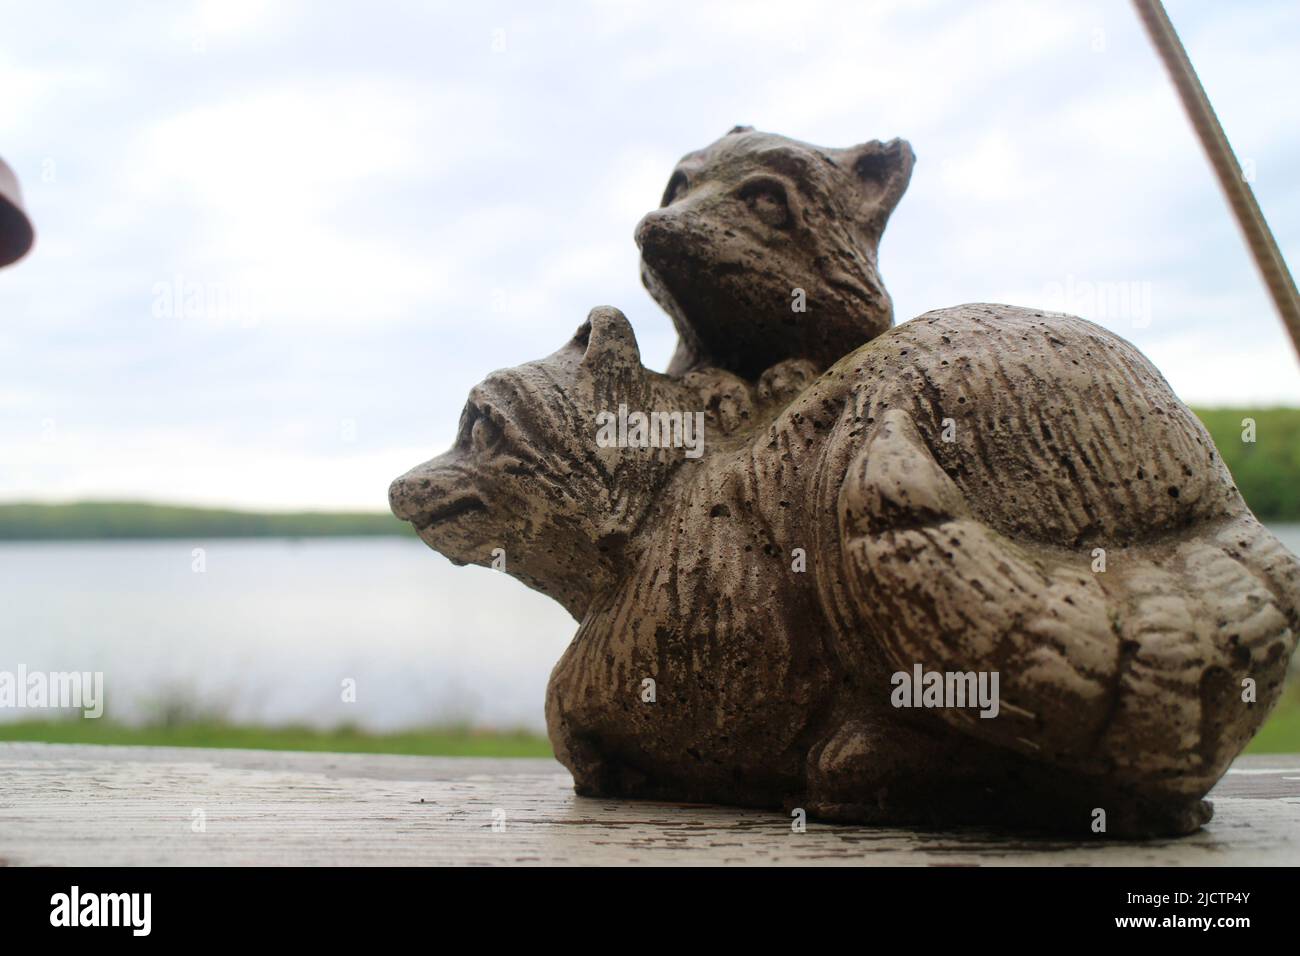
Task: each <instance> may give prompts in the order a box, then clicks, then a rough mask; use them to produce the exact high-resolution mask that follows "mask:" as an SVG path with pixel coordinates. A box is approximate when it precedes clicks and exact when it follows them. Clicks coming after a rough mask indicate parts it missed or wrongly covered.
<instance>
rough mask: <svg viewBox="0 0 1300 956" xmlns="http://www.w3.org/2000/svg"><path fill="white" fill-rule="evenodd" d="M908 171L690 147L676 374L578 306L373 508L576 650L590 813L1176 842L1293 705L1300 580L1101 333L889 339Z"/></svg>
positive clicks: (569, 706)
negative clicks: (627, 810)
mask: <svg viewBox="0 0 1300 956" xmlns="http://www.w3.org/2000/svg"><path fill="white" fill-rule="evenodd" d="M911 162H912V159H911V151H910V149H909V148H908V147H907V145H906V144H904V143H900V142H897V141H895V142H893V143H890V144H886V145H882V144H879V143H873V144H868V145H867V146H864V147H860V148H858V149H856V150H844V151H828V150H820V149H818V148H816V147H812V146H808V145H805V144H801V143H795V142H792V141H790V140H786V139H783V138H780V137H775V136H770V135H766V134H760V133H754V132H752V131H749V130H745V129H740V130H737V131H733V133H732V134H729V136H728V137H726V138H724V140H722V141H720V142H719V143H718V144H715V145H714V146H713V147H710V148H709V149H708V150H706V151H703V152H701V153H697V154H692V155H691V156H688V157H687V158H686V159H685V160H683V163H682V165H681V166H680V167H679V169H678V171H677V172H676V173H674V176H673V181H672V182H671V183H670V185H669V190H668V192H667V194H666V195H665V198H664V208H663V209H661V210H660V211H659V212H656V213H651V214H650V215H649V216H647V217H646V219H645V220H644V221H643V222H642V224H641V226H640V227H639V228H638V240H639V241H640V243H641V245H642V249H643V256H644V270H645V277H646V282H647V285H648V286H649V287H650V288H651V290H652V291H653V292H654V294H655V295H656V298H658V299H659V301H660V302H662V303H663V304H664V305H665V307H666V308H667V309H668V311H669V312H670V314H672V316H673V318H674V321H675V322H676V324H677V327H678V329H679V331H680V333H681V339H682V341H681V345H680V347H679V349H678V353H677V356H676V357H675V359H674V362H673V366H672V368H671V370H670V371H671V373H672V374H668V375H661V374H658V373H655V372H652V371H649V370H647V369H645V368H644V367H643V366H642V364H641V361H640V356H639V353H638V350H637V345H636V340H635V337H634V335H633V333H632V329H631V327H630V326H629V325H628V323H627V321H626V320H625V319H624V317H623V316H622V314H621V313H619V312H618V311H617V310H615V309H612V308H607V307H602V308H597V309H595V310H593V311H592V312H591V314H590V316H589V317H588V320H587V322H586V323H584V324H583V325H582V327H581V328H580V329H579V330H578V333H577V335H576V336H575V337H574V338H573V339H572V340H571V341H570V342H568V343H567V344H566V345H565V346H564V347H563V348H562V349H560V351H558V352H556V353H555V354H553V355H551V356H550V357H548V358H546V359H542V360H541V361H538V362H534V363H531V364H528V365H524V366H521V367H519V368H516V369H511V370H508V371H502V372H497V373H494V374H493V375H491V376H489V377H488V379H487V380H486V381H485V382H483V383H482V384H481V385H479V386H478V387H477V388H475V389H474V390H473V391H472V392H471V394H470V400H469V404H468V405H467V406H466V409H465V413H464V416H463V418H462V421H461V428H460V434H459V436H458V438H457V440H456V444H455V445H454V447H453V448H452V449H451V451H449V452H447V453H446V454H445V455H442V456H440V457H438V458H435V459H433V460H432V461H430V462H427V463H426V464H424V465H420V466H418V467H416V468H415V469H413V470H412V471H410V472H409V473H407V474H406V475H404V476H403V477H402V478H400V479H398V480H397V481H396V482H394V484H393V486H392V489H391V491H390V498H391V502H392V506H393V510H394V512H395V513H396V514H397V515H398V516H399V517H401V518H403V519H405V520H408V521H410V522H412V523H413V524H414V525H415V526H416V527H417V528H418V530H419V533H420V535H421V537H422V538H423V539H424V540H425V541H426V542H427V543H428V544H429V545H430V546H432V547H434V548H435V549H437V550H439V551H441V552H442V553H443V554H445V555H447V556H448V557H449V558H450V559H451V560H452V561H454V562H457V563H474V564H489V563H491V561H492V555H493V551H494V549H497V548H503V549H505V553H506V555H507V556H508V564H507V568H508V570H509V572H510V573H511V574H513V575H514V576H516V577H518V578H519V579H520V580H522V581H524V582H525V583H526V584H528V585H529V586H530V587H533V588H536V589H538V590H540V591H543V592H544V593H546V594H549V595H551V596H552V597H554V598H555V599H556V600H558V601H560V602H561V603H562V604H563V605H564V606H565V607H566V608H567V609H568V610H569V611H570V613H572V614H573V615H574V617H575V618H576V619H577V620H578V621H579V622H580V626H579V629H578V633H577V636H576V637H575V638H574V641H573V643H572V645H571V646H570V647H569V649H568V650H567V652H566V653H565V655H564V657H563V658H562V659H561V661H560V662H559V664H558V665H557V666H556V668H555V671H554V673H553V674H552V676H551V683H550V688H549V690H548V694H547V704H546V713H547V722H548V727H549V730H550V735H551V740H552V743H553V745H554V747H555V750H556V754H557V756H558V757H559V759H560V760H561V761H562V762H563V763H564V764H565V765H566V766H567V767H569V769H570V770H572V772H573V774H574V778H575V781H576V785H577V789H578V791H579V792H580V793H583V794H589V795H599V796H626V797H653V798H663V799H675V800H707V801H719V802H727V803H736V804H744V805H752V806H772V807H777V806H785V807H787V808H795V807H800V808H803V809H805V810H806V811H807V812H808V813H809V814H810V815H812V816H814V817H821V818H826V819H831V820H841V821H855V822H880V823H920V824H950V823H989V824H1002V825H1008V826H1017V827H1032V828H1047V829H1052V830H1057V831H1066V832H1076V833H1079V834H1096V833H1099V832H1102V827H1099V825H1098V824H1099V822H1101V823H1102V825H1103V826H1104V832H1105V833H1106V834H1107V835H1111V836H1114V835H1125V836H1134V835H1145V834H1157V833H1161V834H1165V833H1183V832H1188V831H1190V830H1193V829H1195V828H1196V827H1198V826H1199V825H1200V824H1201V823H1203V822H1204V821H1205V820H1207V819H1208V818H1209V815H1210V810H1209V805H1208V804H1207V803H1205V802H1204V801H1203V799H1202V798H1203V797H1204V795H1205V793H1206V791H1207V790H1208V789H1209V788H1210V787H1211V786H1212V785H1213V784H1214V782H1215V781H1216V780H1217V779H1218V778H1219V777H1220V776H1221V775H1222V774H1223V772H1224V771H1225V769H1226V768H1227V766H1228V763H1229V762H1230V761H1231V760H1232V759H1233V757H1235V756H1236V754H1237V753H1239V752H1240V750H1241V749H1242V747H1244V746H1245V744H1246V742H1247V741H1248V740H1249V739H1250V737H1251V736H1252V735H1253V734H1254V732H1255V731H1256V730H1257V728H1258V727H1259V725H1260V724H1261V723H1262V721H1263V720H1264V718H1265V717H1266V716H1267V713H1268V711H1269V709H1270V708H1271V706H1272V705H1273V703H1274V702H1275V701H1276V699H1277V696H1278V693H1279V690H1280V688H1281V684H1282V679H1283V676H1284V673H1285V670H1286V665H1287V661H1288V659H1289V657H1290V655H1291V653H1292V651H1293V650H1294V647H1295V634H1296V632H1297V630H1298V629H1300V562H1298V561H1297V559H1296V558H1295V557H1294V556H1292V555H1291V554H1290V553H1288V552H1287V551H1286V550H1285V549H1284V548H1282V546H1281V545H1280V544H1279V543H1278V542H1277V541H1276V539H1274V538H1273V537H1272V536H1271V535H1270V534H1269V533H1268V532H1267V531H1266V530H1265V529H1264V528H1263V527H1262V526H1261V525H1260V524H1259V523H1258V522H1257V521H1256V520H1255V519H1254V517H1253V516H1252V515H1251V514H1250V512H1249V510H1248V509H1247V508H1246V506H1245V504H1244V503H1243V502H1242V499H1241V497H1240V495H1239V494H1238V493H1237V491H1236V489H1235V488H1234V486H1233V484H1232V479H1231V477H1230V475H1229V474H1228V472H1227V470H1226V469H1225V468H1224V466H1223V464H1222V462H1221V461H1220V459H1219V457H1218V455H1217V453H1216V451H1215V448H1214V445H1213V443H1212V442H1211V440H1210V438H1209V436H1208V434H1207V433H1206V432H1205V430H1204V429H1203V428H1202V427H1201V426H1200V424H1199V423H1198V422H1197V421H1196V419H1195V418H1194V417H1193V416H1192V414H1191V413H1190V412H1189V411H1188V410H1187V408H1186V407H1185V406H1183V405H1182V404H1181V403H1180V402H1179V401H1178V399H1177V398H1176V397H1175V396H1174V395H1173V393H1172V391H1171V390H1170V389H1169V387H1168V385H1167V384H1166V383H1165V382H1164V380H1163V379H1162V378H1161V377H1160V375H1159V373H1158V372H1157V371H1156V370H1155V369H1154V368H1153V367H1152V366H1151V365H1150V364H1149V363H1148V362H1147V361H1146V360H1145V359H1144V358H1143V357H1142V356H1141V355H1140V354H1139V353H1138V352H1137V351H1136V350H1135V349H1134V348H1133V347H1132V346H1130V345H1128V344H1127V343H1125V342H1124V341H1122V340H1121V339H1119V338H1118V337H1116V336H1114V335H1113V334H1111V333H1110V332H1108V331H1106V330H1105V329H1102V328H1100V327H1098V326H1095V325H1093V324H1091V323H1088V322H1085V321H1083V320H1081V319H1078V318H1073V317H1070V316H1066V315H1059V314H1052V313H1044V312H1034V311H1028V310H1025V309H1020V308H1013V307H1009V306H997V305H967V306H961V307H957V308H953V309H944V310H940V311H937V312H932V313H929V314H927V315H924V316H921V317H920V318H917V319H913V320H912V321H910V322H907V323H905V324H903V325H901V326H898V327H895V328H892V329H888V326H889V322H890V311H889V304H888V301H889V300H888V297H887V295H886V293H885V291H884V288H883V286H882V284H881V283H880V280H879V277H878V276H877V275H876V272H875V244H876V242H877V241H878V239H879V237H880V232H881V230H882V229H883V226H884V220H885V217H886V216H887V215H888V214H889V212H890V210H892V208H893V205H894V204H895V203H896V202H897V200H898V198H899V196H900V195H901V193H902V190H903V188H905V186H906V182H907V177H908V175H909V173H910V169H911ZM855 217H857V218H855ZM792 289H799V290H802V291H803V292H804V294H805V296H806V311H805V312H795V311H791V301H792ZM768 297H771V304H770V306H769V303H768ZM783 310H784V311H783ZM787 312H788V313H789V316H787V314H786V313H787ZM887 329H888V330H887ZM886 330H887V331H886ZM836 342H843V343H846V344H845V347H844V348H842V349H839V350H838V353H837V347H836V345H835V343H836ZM837 357H838V361H836V360H835V359H836V358H837ZM832 363H833V364H832ZM720 365H721V366H724V367H722V368H719V367H717V366H720ZM828 365H829V368H827V366H828ZM697 416H698V418H697ZM701 421H702V424H703V434H702V435H700V434H699V433H698V423H699V422H701Z"/></svg>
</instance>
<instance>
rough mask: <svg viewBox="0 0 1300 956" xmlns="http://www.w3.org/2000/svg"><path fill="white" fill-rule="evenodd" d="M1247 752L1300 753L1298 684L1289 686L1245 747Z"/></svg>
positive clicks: (1299, 694)
mask: <svg viewBox="0 0 1300 956" xmlns="http://www.w3.org/2000/svg"><path fill="white" fill-rule="evenodd" d="M1246 753H1248V754H1294V753H1300V686H1294V685H1293V686H1292V687H1291V688H1289V690H1288V692H1287V694H1286V696H1284V697H1283V698H1282V700H1281V702H1280V703H1279V704H1278V705H1277V710H1275V711H1273V713H1272V715H1270V717H1269V718H1268V722H1267V723H1266V724H1264V726H1263V727H1261V728H1260V730H1259V733H1258V734H1256V735H1255V739H1254V740H1252V741H1251V742H1250V746H1249V747H1247V748H1246Z"/></svg>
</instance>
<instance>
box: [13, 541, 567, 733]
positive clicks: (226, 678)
mask: <svg viewBox="0 0 1300 956" xmlns="http://www.w3.org/2000/svg"><path fill="white" fill-rule="evenodd" d="M194 547H195V543H194V542H191V541H188V540H175V541H103V542H87V541H75V542H41V543H30V544H28V543H8V544H0V614H2V615H3V616H2V617H0V671H4V670H8V671H10V672H15V671H16V670H17V668H18V665H20V664H22V665H26V667H27V669H28V671H29V672H30V671H38V670H39V671H65V670H79V671H103V672H104V686H105V697H106V700H107V710H108V713H109V715H110V716H113V717H115V718H117V719H123V720H132V721H138V720H141V719H145V718H148V717H150V716H153V715H156V714H158V713H159V712H161V711H164V710H172V711H176V710H180V711H182V712H188V713H193V714H196V715H207V716H220V717H223V718H226V719H230V720H234V721H239V722H259V723H271V724H280V723H290V722H293V723H305V724H310V725H314V726H321V727H330V726H335V725H337V724H340V723H345V722H349V723H354V724H357V725H360V726H363V727H367V728H371V729H395V728H400V727H408V726H415V725H427V724H430V723H444V722H469V723H473V724H476V725H481V726H495V727H530V728H535V729H541V728H543V727H544V725H545V723H544V719H543V716H542V705H543V701H544V699H545V691H546V680H547V677H548V676H549V674H550V670H551V667H552V666H553V665H554V664H555V662H556V661H557V660H558V659H559V657H560V654H561V653H562V652H563V651H564V648H565V647H566V646H568V643H569V640H570V639H571V638H572V636H573V633H574V631H575V630H576V628H577V625H576V624H575V623H574V621H573V619H572V618H571V617H569V615H568V614H567V613H566V612H565V611H564V610H563V609H561V608H560V607H559V605H557V604H555V603H554V602H553V601H551V600H550V599H548V598H545V597H543V596H542V595H540V594H536V593H534V592H532V591H530V590H528V589H527V588H525V587H524V586H523V585H521V584H519V583H518V582H517V581H514V580H513V579H511V578H508V577H506V576H505V575H504V574H501V573H498V572H494V571H490V570H487V569H484V568H474V567H470V568H457V567H454V566H452V565H451V564H450V563H449V562H448V561H447V560H446V559H445V558H443V557H442V556H441V555H438V554H436V553H435V552H433V551H431V550H429V549H428V548H427V547H425V546H424V545H423V544H421V543H420V542H419V541H416V540H414V539H407V538H314V539H302V540H292V541H291V540H282V539H225V540H221V539H218V540H210V541H207V542H204V543H203V548H204V550H205V552H206V553H205V555H204V564H205V570H203V571H202V572H201V573H200V572H196V571H195V570H194V569H193V565H194V557H193V556H192V549H193V548H194ZM345 680H354V681H355V682H356V684H355V687H356V701H355V702H354V703H347V702H344V701H343V699H342V697H343V692H342V684H343V681H345ZM37 715H38V712H34V711H31V710H19V709H9V708H4V709H0V720H4V719H10V720H12V719H15V718H18V717H33V716H37Z"/></svg>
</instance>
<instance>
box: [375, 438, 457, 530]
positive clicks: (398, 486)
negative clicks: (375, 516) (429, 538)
mask: <svg viewBox="0 0 1300 956" xmlns="http://www.w3.org/2000/svg"><path fill="white" fill-rule="evenodd" d="M450 457H451V455H450V453H449V454H446V455H439V456H438V457H437V458H432V459H430V460H429V461H426V462H424V463H423V464H419V465H416V466H415V467H414V468H412V469H411V470H410V471H408V472H407V473H406V474H404V475H402V476H401V477H400V478H397V479H396V480H394V481H393V483H392V484H391V485H389V486H388V507H389V508H391V509H392V511H393V514H395V515H396V516H397V517H399V518H401V519H402V520H403V521H409V522H411V523H412V524H416V525H419V524H421V523H422V521H421V519H422V518H424V517H425V516H426V515H428V514H429V513H430V512H432V511H433V510H434V509H435V508H437V506H438V503H439V502H440V501H441V500H443V499H445V498H446V497H447V495H448V493H449V492H450V491H451V485H452V476H451V475H450V474H449V472H450V471H451V467H450V466H451V465H452V462H450V461H448V459H449V458H450Z"/></svg>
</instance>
